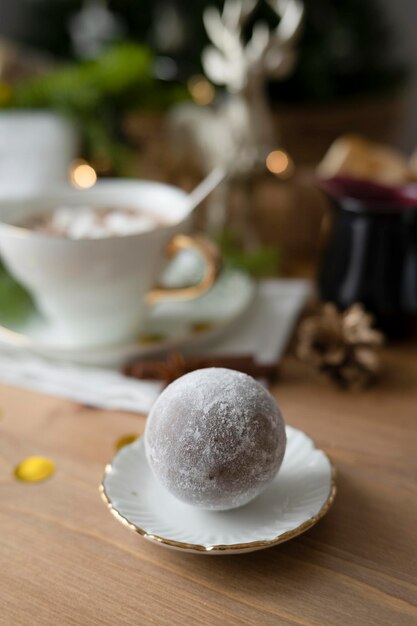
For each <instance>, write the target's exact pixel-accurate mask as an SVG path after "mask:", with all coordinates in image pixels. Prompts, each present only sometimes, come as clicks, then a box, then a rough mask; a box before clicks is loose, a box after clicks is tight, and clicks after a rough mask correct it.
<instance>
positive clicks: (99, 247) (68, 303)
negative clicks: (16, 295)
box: [0, 180, 220, 347]
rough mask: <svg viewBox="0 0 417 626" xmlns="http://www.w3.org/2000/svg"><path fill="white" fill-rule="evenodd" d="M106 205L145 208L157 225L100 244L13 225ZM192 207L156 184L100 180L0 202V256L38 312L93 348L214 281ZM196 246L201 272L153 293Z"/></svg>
mask: <svg viewBox="0 0 417 626" xmlns="http://www.w3.org/2000/svg"><path fill="white" fill-rule="evenodd" d="M60 205H61V206H63V205H65V206H72V205H74V206H81V205H82V206H86V205H88V206H91V207H94V206H102V207H103V206H112V207H118V206H120V207H130V208H138V210H145V211H146V212H147V213H150V214H152V215H155V217H156V218H157V219H158V218H159V219H162V221H163V222H164V225H162V226H159V225H158V226H156V227H155V229H153V230H151V231H148V232H142V233H139V234H130V235H122V236H111V237H106V238H102V239H77V240H74V239H69V238H65V237H57V236H51V235H45V234H42V233H40V232H36V231H33V230H30V229H27V228H22V227H21V226H19V223H21V222H22V221H23V220H25V219H26V218H27V217H29V216H32V215H37V214H39V213H40V212H44V211H48V210H52V209H54V208H55V207H57V206H60ZM191 212H192V207H191V204H190V202H189V200H188V197H187V195H186V193H185V192H183V191H182V190H180V189H178V188H176V187H172V186H169V185H164V184H162V183H154V182H145V181H137V180H106V181H100V182H98V183H97V184H96V185H95V186H94V187H92V188H91V189H87V190H76V189H72V188H70V187H67V186H62V187H59V188H56V189H54V190H51V191H48V192H46V191H45V192H44V193H38V194H37V195H32V196H31V197H30V198H29V197H27V196H25V197H24V198H21V199H17V198H16V197H13V198H10V199H6V198H4V197H2V198H0V254H1V256H2V258H3V261H4V263H5V265H6V266H7V268H8V270H9V271H10V273H11V274H12V275H13V276H14V277H15V278H16V279H17V280H18V281H19V282H20V283H22V284H23V285H24V286H25V287H26V288H27V289H28V290H29V292H30V293H31V294H32V296H33V298H34V300H35V303H36V305H37V307H38V308H39V310H40V311H41V312H42V313H43V314H44V315H45V316H46V317H47V318H48V319H49V320H50V321H51V323H52V324H54V327H55V328H58V329H59V330H60V333H61V334H64V335H65V337H66V338H68V340H70V341H71V344H72V345H74V346H84V347H88V346H94V345H106V344H111V343H117V342H121V341H124V340H130V339H132V338H134V337H136V336H137V334H138V332H139V330H140V328H141V325H142V322H143V320H144V318H145V315H146V307H147V306H149V305H152V304H154V303H155V302H157V301H159V300H162V299H167V298H170V299H171V298H173V299H192V298H195V297H198V296H200V295H201V294H202V293H204V292H205V291H207V289H209V287H210V286H211V285H212V284H213V282H214V280H215V278H216V275H217V273H218V270H219V267H220V263H219V257H218V254H217V251H216V250H215V248H214V247H213V246H212V245H211V244H210V242H208V241H206V240H204V239H202V238H198V237H189V236H186V235H184V234H183V233H184V232H186V231H187V228H188V225H189V217H190V213H191ZM185 248H196V249H197V250H198V251H199V252H200V253H201V255H202V256H203V258H204V260H205V264H206V272H205V275H204V277H203V279H202V281H201V282H200V283H199V284H198V285H196V286H194V287H189V288H183V289H166V288H165V289H163V288H160V289H155V288H153V287H154V285H155V281H156V280H157V278H158V276H159V275H160V273H161V271H162V269H163V266H164V264H166V251H168V255H169V256H172V255H174V254H175V253H176V252H178V251H179V250H181V249H185Z"/></svg>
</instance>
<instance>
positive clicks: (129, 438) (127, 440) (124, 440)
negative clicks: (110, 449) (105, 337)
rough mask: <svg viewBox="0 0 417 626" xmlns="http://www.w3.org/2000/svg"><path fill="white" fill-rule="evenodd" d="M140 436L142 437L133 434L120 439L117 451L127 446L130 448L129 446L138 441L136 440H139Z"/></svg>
mask: <svg viewBox="0 0 417 626" xmlns="http://www.w3.org/2000/svg"><path fill="white" fill-rule="evenodd" d="M139 436H140V435H138V434H137V433H131V434H130V435H123V437H120V439H118V440H117V441H116V443H115V445H114V447H115V449H116V450H121V449H122V448H124V447H125V446H128V445H129V444H131V443H133V442H134V441H136V439H138V438H139Z"/></svg>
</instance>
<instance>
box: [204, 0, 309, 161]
mask: <svg viewBox="0 0 417 626" xmlns="http://www.w3.org/2000/svg"><path fill="white" fill-rule="evenodd" d="M257 4H258V0H225V3H224V6H223V12H222V13H220V11H219V10H218V9H216V8H214V7H209V8H207V9H206V11H205V12H204V16H203V19H204V25H205V27H206V31H207V34H208V36H209V38H210V40H211V42H212V44H213V45H211V46H209V47H208V48H206V49H205V50H204V52H203V57H202V61H203V66H204V70H205V72H206V74H207V76H208V77H209V78H210V79H211V80H212V81H213V82H214V83H217V84H223V85H225V86H226V88H227V90H228V91H229V93H230V94H233V96H234V97H231V98H230V100H229V103H228V106H229V111H228V112H227V113H228V115H227V117H228V120H229V123H230V127H231V131H232V133H233V132H234V133H235V134H237V135H238V136H237V137H235V141H236V144H237V145H238V146H239V152H240V153H241V154H242V150H243V154H244V156H245V157H246V159H245V160H248V161H249V163H250V162H251V161H254V160H255V161H256V160H257V159H261V160H263V159H264V158H265V156H266V155H267V154H268V152H270V150H272V149H273V148H274V147H276V145H275V144H276V142H275V137H274V127H273V123H272V116H271V111H270V108H269V105H268V102H267V97H266V93H265V84H266V81H267V80H268V79H269V78H275V79H282V78H284V77H285V76H287V75H288V74H289V73H290V72H291V70H292V68H293V66H294V63H295V59H296V52H295V43H296V40H297V37H298V34H299V32H300V27H301V23H302V19H303V14H304V5H303V3H302V0H268V4H269V5H270V6H271V8H272V9H273V10H274V11H275V12H276V14H277V15H278V17H279V18H280V21H279V24H278V26H277V27H276V28H274V29H272V30H270V29H269V27H268V25H267V24H265V23H264V22H256V23H255V24H254V26H253V29H252V36H251V38H250V39H249V41H248V42H247V43H246V44H245V43H244V41H243V37H242V30H243V28H244V26H245V24H246V23H247V21H248V19H249V18H250V16H251V15H252V13H253V11H254V10H255V8H256V6H257Z"/></svg>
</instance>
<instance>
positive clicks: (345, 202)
mask: <svg viewBox="0 0 417 626" xmlns="http://www.w3.org/2000/svg"><path fill="white" fill-rule="evenodd" d="M320 186H321V188H322V189H323V190H324V191H325V192H326V193H327V195H328V196H329V197H330V199H331V206H332V223H331V228H330V233H329V237H328V241H327V245H326V247H325V251H324V255H323V259H322V264H321V270H320V275H319V291H320V296H321V298H322V299H323V300H325V301H332V302H335V303H336V304H337V305H338V306H339V307H340V308H341V309H345V308H346V307H348V306H349V305H350V304H352V303H354V302H361V303H362V304H364V306H365V307H366V308H367V309H369V310H370V311H371V312H373V313H374V314H375V316H376V320H377V324H378V325H379V326H380V327H381V328H382V329H383V330H384V331H385V332H386V333H387V334H388V335H390V336H401V335H404V334H406V333H407V331H408V328H409V325H410V322H411V321H413V319H415V318H416V317H417V185H414V184H410V185H406V186H404V187H401V188H399V187H398V188H395V187H384V186H382V185H376V184H373V183H369V182H365V181H357V180H353V179H349V178H342V177H337V178H334V179H331V180H327V181H321V182H320Z"/></svg>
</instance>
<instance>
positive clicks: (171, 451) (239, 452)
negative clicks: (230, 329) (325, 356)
mask: <svg viewBox="0 0 417 626" xmlns="http://www.w3.org/2000/svg"><path fill="white" fill-rule="evenodd" d="M145 446H146V453H147V457H148V460H149V463H150V465H151V467H152V470H153V472H154V474H155V476H156V478H157V479H158V480H159V481H160V482H161V483H162V485H163V486H164V487H165V488H166V489H168V491H170V492H171V493H172V494H173V495H174V496H176V497H177V498H179V499H180V500H182V501H183V502H186V503H188V504H193V505H195V506H198V507H201V508H205V509H212V510H215V509H217V510H224V509H231V508H235V507H238V506H241V505H243V504H246V503H247V502H249V501H250V500H252V499H253V498H254V497H255V496H257V495H258V494H259V493H260V492H261V491H262V490H263V489H264V488H265V487H266V486H267V485H268V483H269V482H270V481H271V480H272V479H273V477H274V476H275V474H276V473H277V471H278V469H279V467H280V465H281V463H282V459H283V457H284V452H285V446H286V435H285V425H284V421H283V419H282V416H281V413H280V411H279V409H278V407H277V405H276V403H275V401H274V399H273V398H272V396H271V395H270V393H269V392H268V391H267V390H266V389H265V388H264V387H262V385H260V384H259V383H258V382H257V381H256V380H254V379H253V378H252V377H251V376H247V375H246V374H243V373H241V372H236V371H234V370H229V369H224V368H207V369H202V370H197V371H194V372H191V373H190V374H186V375H185V376H182V377H181V378H179V379H178V380H176V381H175V382H173V383H172V384H171V385H169V386H168V387H167V388H166V389H165V390H164V391H163V392H162V394H161V395H160V396H159V398H158V400H157V401H156V403H155V404H154V406H153V407H152V410H151V412H150V414H149V417H148V420H147V424H146V431H145Z"/></svg>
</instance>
